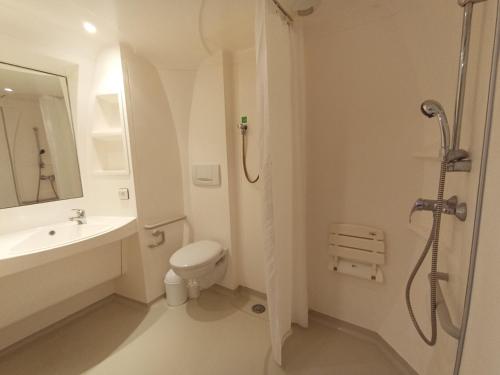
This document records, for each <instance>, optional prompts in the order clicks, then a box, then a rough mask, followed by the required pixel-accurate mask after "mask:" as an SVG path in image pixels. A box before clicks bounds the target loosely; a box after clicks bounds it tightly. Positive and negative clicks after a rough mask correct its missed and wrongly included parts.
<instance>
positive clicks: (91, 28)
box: [83, 21, 97, 34]
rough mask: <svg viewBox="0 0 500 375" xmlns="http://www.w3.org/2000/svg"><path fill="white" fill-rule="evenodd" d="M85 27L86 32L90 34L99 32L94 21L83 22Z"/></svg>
mask: <svg viewBox="0 0 500 375" xmlns="http://www.w3.org/2000/svg"><path fill="white" fill-rule="evenodd" d="M83 28H84V29H85V31H86V32H88V33H89V34H95V33H96V32H97V27H95V25H94V24H93V23H90V22H86V21H85V22H84V23H83Z"/></svg>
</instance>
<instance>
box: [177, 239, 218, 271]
mask: <svg viewBox="0 0 500 375" xmlns="http://www.w3.org/2000/svg"><path fill="white" fill-rule="evenodd" d="M222 255H223V251H222V247H221V245H220V244H219V243H218V242H215V241H206V240H205V241H198V242H193V243H191V244H189V245H187V246H184V247H183V248H181V249H179V250H177V251H176V252H175V253H174V254H173V255H172V256H171V257H170V265H171V266H172V267H174V268H177V269H179V268H180V269H191V268H198V267H202V266H204V265H206V264H210V263H214V262H216V261H217V260H218V259H219V258H220V257H221V256H222Z"/></svg>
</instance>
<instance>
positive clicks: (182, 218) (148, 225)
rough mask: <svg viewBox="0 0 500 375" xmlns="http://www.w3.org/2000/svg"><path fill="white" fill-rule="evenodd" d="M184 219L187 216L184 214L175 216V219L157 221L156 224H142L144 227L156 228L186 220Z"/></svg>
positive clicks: (148, 228)
mask: <svg viewBox="0 0 500 375" xmlns="http://www.w3.org/2000/svg"><path fill="white" fill-rule="evenodd" d="M186 219H187V216H186V215H184V216H180V217H178V218H175V219H171V220H164V221H160V222H158V223H156V224H146V225H144V229H147V230H152V229H156V228H159V227H163V226H165V225H170V224H173V223H177V222H179V221H182V220H186Z"/></svg>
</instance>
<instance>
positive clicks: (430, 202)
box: [410, 195, 467, 223]
mask: <svg viewBox="0 0 500 375" xmlns="http://www.w3.org/2000/svg"><path fill="white" fill-rule="evenodd" d="M437 206H438V201H437V200H434V199H422V198H419V199H417V200H416V202H415V204H414V205H413V207H412V209H411V211H410V223H411V217H412V216H413V214H414V213H415V212H416V211H432V212H436V209H437ZM442 213H443V214H446V215H454V216H456V217H457V219H459V220H460V221H465V219H466V218H467V205H466V204H465V203H463V202H460V203H459V202H458V198H457V196H456V195H454V196H453V197H451V198H450V199H447V200H445V201H444V202H443V208H442Z"/></svg>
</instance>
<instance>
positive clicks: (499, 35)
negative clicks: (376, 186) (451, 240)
mask: <svg viewBox="0 0 500 375" xmlns="http://www.w3.org/2000/svg"><path fill="white" fill-rule="evenodd" d="M499 61H500V0H497V14H496V21H495V39H494V42H493V53H492V56H491V70H490V82H489V88H488V104H487V107H486V121H485V127H484V135H483V149H482V151H481V166H480V168H479V185H478V188H477V199H476V212H475V217H474V229H473V232H472V244H471V253H470V260H469V273H468V275H467V288H466V292H465V301H464V311H463V316H462V323H461V325H460V338H459V341H458V347H457V355H456V358H455V368H454V370H453V374H454V375H459V374H460V366H461V364H462V357H463V352H464V347H465V337H466V335H467V326H468V324H469V317H470V309H471V304H472V289H473V287H474V278H475V270H476V261H477V252H478V247H479V238H480V235H481V219H482V214H483V204H484V193H485V189H486V177H487V169H488V156H489V150H490V143H491V132H492V127H493V121H494V112H495V97H496V85H497V77H498V65H499ZM497 126H498V125H497Z"/></svg>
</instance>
